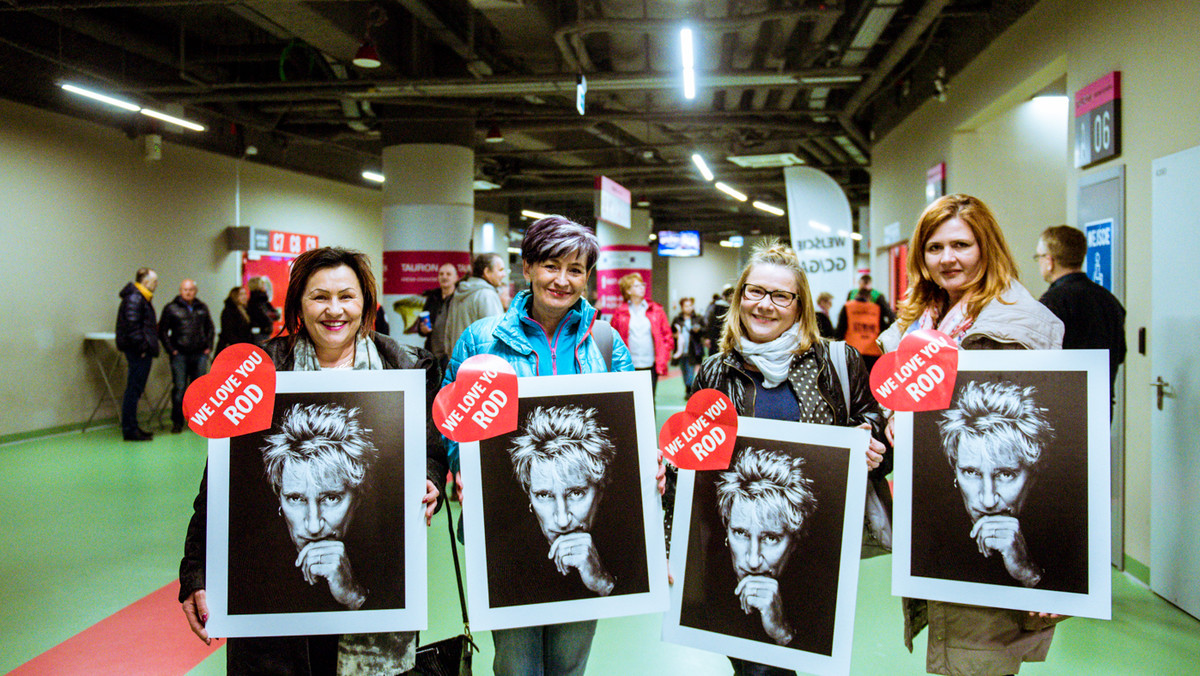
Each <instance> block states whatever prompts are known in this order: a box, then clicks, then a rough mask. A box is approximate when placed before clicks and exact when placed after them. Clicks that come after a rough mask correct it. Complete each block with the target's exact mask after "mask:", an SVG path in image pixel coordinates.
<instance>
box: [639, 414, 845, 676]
mask: <svg viewBox="0 0 1200 676" xmlns="http://www.w3.org/2000/svg"><path fill="white" fill-rule="evenodd" d="M868 439H869V433H868V432H867V431H866V430H861V429H856V428H846V427H833V426H829V425H811V424H807V423H789V422H781V421H776V420H764V419H759V418H745V417H739V418H738V436H737V441H736V443H735V445H734V449H733V456H732V458H731V460H730V464H729V469H727V470H711V471H693V470H680V472H679V487H678V492H677V494H676V502H675V525H674V527H673V529H672V540H671V551H672V552H677V554H675V556H673V557H672V571H673V572H674V574H675V584H674V586H673V587H672V588H671V608H670V611H669V612H668V613H667V615H666V616H664V618H663V640H665V641H669V642H672V643H679V644H682V645H686V646H691V647H693V648H699V649H701V650H707V651H710V652H716V653H719V654H723V655H729V656H733V657H738V658H741V659H745V660H750V661H753V662H759V663H763V664H770V665H774V666H778V667H782V668H786V669H796V670H799V671H805V672H809V673H814V674H845V673H848V672H849V669H850V649H851V639H852V635H853V633H854V604H855V600H856V589H857V585H858V562H859V554H860V551H861V547H862V527H863V526H862V521H863V503H864V501H865V498H866V484H867V467H866V462H865V460H864V458H865V455H866V447H867V443H868ZM678 552H686V558H685V557H683V556H680V555H679V554H678Z"/></svg>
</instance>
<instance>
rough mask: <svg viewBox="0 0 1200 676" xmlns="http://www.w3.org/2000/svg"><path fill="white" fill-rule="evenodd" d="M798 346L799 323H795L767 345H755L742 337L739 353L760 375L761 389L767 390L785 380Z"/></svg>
mask: <svg viewBox="0 0 1200 676" xmlns="http://www.w3.org/2000/svg"><path fill="white" fill-rule="evenodd" d="M799 344H800V323H799V322H796V323H795V324H793V325H792V328H790V329H788V330H787V331H784V332H783V333H782V334H780V336H779V337H778V338H776V339H775V340H772V341H771V342H769V343H755V342H753V341H751V340H749V339H747V338H745V337H744V336H743V337H742V349H741V352H742V356H743V357H745V358H746V359H747V360H749V362H750V363H751V364H753V365H754V367H755V368H757V369H758V370H759V372H761V373H762V375H763V387H765V388H767V389H768V390H769V389H771V388H773V387H778V386H779V383H782V382H783V381H785V380H787V376H788V371H789V370H790V369H791V366H792V357H795V356H796V354H795V352H796V346H797V345H799Z"/></svg>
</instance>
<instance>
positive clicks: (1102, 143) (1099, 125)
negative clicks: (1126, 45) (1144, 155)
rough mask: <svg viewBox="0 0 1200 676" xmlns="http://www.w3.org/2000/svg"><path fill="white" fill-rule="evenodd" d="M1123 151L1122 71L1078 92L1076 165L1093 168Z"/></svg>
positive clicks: (1115, 71)
mask: <svg viewBox="0 0 1200 676" xmlns="http://www.w3.org/2000/svg"><path fill="white" fill-rule="evenodd" d="M1120 154H1121V71H1118V70H1114V71H1113V72H1111V73H1109V74H1108V75H1105V76H1104V77H1102V78H1100V79H1099V80H1096V81H1095V82H1093V83H1091V84H1089V85H1088V86H1086V87H1084V88H1083V89H1080V90H1079V91H1077V92H1075V166H1076V167H1077V168H1083V167H1090V166H1092V165H1094V164H1098V163H1100V162H1103V161H1104V160H1108V159H1112V158H1114V157H1116V156H1117V155H1120Z"/></svg>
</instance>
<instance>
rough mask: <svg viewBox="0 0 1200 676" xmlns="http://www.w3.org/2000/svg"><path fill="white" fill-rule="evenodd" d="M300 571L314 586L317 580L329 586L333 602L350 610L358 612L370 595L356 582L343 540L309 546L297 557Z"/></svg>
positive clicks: (317, 542)
mask: <svg viewBox="0 0 1200 676" xmlns="http://www.w3.org/2000/svg"><path fill="white" fill-rule="evenodd" d="M296 567H298V568H299V569H300V572H301V573H303V574H304V580H305V581H306V582H308V583H309V584H310V585H312V584H316V583H317V580H325V581H326V582H328V583H329V593H330V594H331V595H332V596H333V600H335V601H337V602H338V603H340V604H342V605H343V606H346V608H348V609H350V610H358V609H359V608H361V607H362V605H363V604H364V603H366V601H367V591H366V589H364V588H363V587H362V586H360V585H359V584H358V583H357V582H356V581H355V579H354V570H353V569H352V568H351V567H350V559H349V558H348V557H347V556H346V545H344V544H343V543H342V541H341V540H314V541H312V542H309V543H308V544H306V545H304V547H303V548H302V549H301V550H300V554H299V555H298V556H297V557H296Z"/></svg>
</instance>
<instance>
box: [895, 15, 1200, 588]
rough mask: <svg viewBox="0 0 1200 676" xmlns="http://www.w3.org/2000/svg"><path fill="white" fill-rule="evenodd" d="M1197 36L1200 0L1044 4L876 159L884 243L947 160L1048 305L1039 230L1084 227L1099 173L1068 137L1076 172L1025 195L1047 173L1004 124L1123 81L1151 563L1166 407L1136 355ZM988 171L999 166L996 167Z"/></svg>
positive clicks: (1121, 161) (1138, 434) (1142, 533)
mask: <svg viewBox="0 0 1200 676" xmlns="http://www.w3.org/2000/svg"><path fill="white" fill-rule="evenodd" d="M1196 35H1200V12H1197V11H1196V3H1195V2H1194V1H1193V0H1139V1H1136V2H1131V1H1127V0H1126V1H1123V0H1092V1H1086V0H1044V1H1043V2H1042V3H1041V4H1039V5H1037V6H1036V7H1035V8H1034V9H1033V10H1031V11H1030V12H1029V13H1028V14H1027V15H1026V16H1025V17H1023V18H1022V19H1021V20H1020V21H1018V22H1017V23H1016V24H1015V25H1014V26H1013V27H1012V28H1011V29H1010V30H1009V31H1007V32H1006V33H1005V34H1004V35H1003V36H1001V38H1000V39H999V40H997V41H996V42H995V43H994V44H993V45H992V46H991V47H989V48H988V49H987V50H986V51H985V52H984V53H983V54H981V55H980V57H979V58H977V59H976V60H975V61H974V62H972V64H971V65H970V66H968V67H967V68H966V69H964V71H963V72H962V73H960V74H959V75H958V76H956V77H955V78H954V80H953V81H952V82H951V90H950V96H949V99H948V100H947V101H946V103H944V104H939V103H938V102H936V101H930V102H928V103H926V104H924V105H923V106H922V107H921V108H920V109H919V110H918V111H917V112H916V114H914V115H912V116H911V117H910V118H909V119H908V120H906V121H905V123H904V124H902V125H900V126H899V127H898V128H896V129H895V130H894V131H893V132H891V133H890V134H888V135H887V136H886V137H885V138H883V139H881V140H880V141H879V142H878V143H877V144H876V146H875V148H874V149H873V152H872V190H871V227H872V234H873V235H874V236H875V237H879V236H881V235H882V228H883V226H884V225H886V224H887V223H891V222H893V221H900V223H901V224H902V226H903V228H904V233H905V234H908V233H911V232H912V226H913V223H914V221H915V219H916V217H917V216H918V215H919V213H920V211H921V208H922V207H923V204H924V199H923V191H922V188H923V184H924V176H925V170H926V169H927V168H929V167H931V166H933V165H934V164H936V163H937V162H939V161H942V160H943V159H946V160H947V162H948V163H949V165H950V166H949V167H948V174H949V181H948V188H949V189H950V190H969V191H972V192H974V193H975V194H977V195H979V196H981V197H983V198H984V199H985V200H987V201H988V202H989V203H990V204H991V205H992V206H993V207H995V208H996V210H997V211H998V212H1000V213H1001V214H1004V216H1002V217H1001V222H1002V224H1003V225H1004V226H1005V228H1006V232H1007V233H1008V238H1009V244H1010V245H1011V246H1012V248H1013V250H1014V255H1016V257H1017V258H1018V260H1020V261H1022V263H1023V268H1022V279H1023V280H1024V281H1025V282H1027V284H1028V285H1029V286H1030V288H1031V290H1032V291H1033V292H1034V293H1035V294H1037V293H1040V291H1041V290H1043V289H1044V288H1045V285H1044V283H1042V282H1041V280H1040V279H1039V278H1038V277H1037V275H1036V273H1035V272H1034V271H1033V269H1032V267H1031V264H1029V263H1025V262H1024V261H1025V259H1026V258H1028V256H1027V255H1026V254H1027V253H1028V251H1029V250H1031V248H1032V246H1033V243H1034V242H1035V241H1036V232H1035V231H1036V230H1039V225H1035V222H1040V223H1046V222H1055V221H1056V220H1057V219H1056V218H1055V217H1054V214H1055V213H1061V214H1063V217H1064V218H1065V220H1066V222H1068V223H1074V222H1075V219H1076V199H1077V191H1078V186H1079V180H1080V178H1081V177H1082V176H1084V175H1085V174H1086V173H1087V172H1086V171H1081V170H1078V169H1075V168H1074V160H1073V155H1071V154H1070V153H1069V149H1070V148H1071V144H1072V143H1073V142H1074V138H1073V134H1072V133H1071V132H1070V131H1069V130H1068V131H1067V133H1066V134H1065V136H1064V138H1065V139H1066V148H1065V149H1064V150H1065V151H1068V154H1067V158H1068V160H1067V162H1066V165H1065V169H1064V175H1063V176H1062V177H1061V178H1056V179H1055V180H1054V181H1053V182H1047V184H1046V187H1045V189H1044V193H1042V192H1039V193H1038V194H1036V195H1033V194H1031V192H1030V191H1029V190H1030V189H1026V192H1025V193H1024V194H1022V192H1021V191H1020V189H1019V188H1020V186H1021V184H1022V182H1023V180H1024V179H1023V177H1022V176H1021V167H1022V166H1023V165H1022V164H1021V163H1026V162H1028V163H1029V164H1027V165H1025V166H1030V167H1032V169H1031V170H1030V173H1033V172H1035V171H1036V172H1038V173H1040V172H1042V171H1044V170H1045V166H1046V165H1045V163H1044V162H1043V161H1042V160H1041V159H1037V158H1034V159H1033V160H1030V159H1029V158H1030V155H1029V154H1027V153H1028V152H1029V151H1030V148H1029V146H1028V143H1027V141H1028V139H1026V138H1023V137H1020V136H1018V135H1017V132H1018V131H1019V129H1020V128H1019V127H1018V126H1016V125H1011V126H1010V125H1009V123H1006V122H1004V121H1003V118H1004V117H1005V116H1009V117H1012V118H1013V120H1012V121H1015V116H1017V115H1019V113H1017V112H1013V109H1014V107H1015V106H1023V105H1024V102H1025V101H1026V100H1027V99H1028V97H1029V95H1030V94H1032V93H1033V92H1035V91H1037V89H1040V87H1041V86H1043V85H1044V84H1047V83H1049V82H1051V81H1053V80H1054V79H1055V78H1057V77H1059V76H1060V75H1062V74H1063V73H1065V74H1066V77H1067V91H1068V92H1071V93H1073V92H1075V91H1077V90H1079V89H1081V88H1082V87H1084V86H1086V85H1087V84H1088V83H1090V82H1092V81H1093V80H1095V79H1096V78H1098V77H1100V76H1102V75H1104V74H1105V73H1107V72H1109V71H1112V70H1120V71H1121V72H1122V94H1123V99H1122V104H1121V105H1122V115H1123V123H1122V127H1123V128H1122V135H1123V139H1122V155H1121V156H1120V157H1118V158H1116V159H1115V160H1111V161H1109V162H1107V163H1104V164H1101V165H1099V167H1097V169H1104V168H1110V167H1113V166H1117V165H1124V166H1125V168H1126V197H1125V199H1126V224H1127V228H1126V233H1125V250H1126V291H1125V292H1126V298H1127V299H1128V300H1127V303H1126V305H1127V310H1128V316H1127V319H1126V337H1127V339H1128V342H1129V344H1130V346H1131V352H1130V354H1129V356H1128V357H1127V359H1126V373H1125V375H1126V383H1127V388H1126V391H1127V393H1128V394H1127V399H1126V405H1125V420H1126V431H1125V445H1126V454H1127V457H1126V467H1125V471H1126V504H1125V508H1126V526H1125V538H1126V550H1127V552H1128V554H1129V555H1130V556H1132V557H1134V558H1135V559H1137V560H1138V561H1140V562H1142V563H1145V564H1148V565H1152V564H1151V561H1150V500H1149V495H1150V449H1149V445H1150V442H1149V440H1150V423H1149V418H1150V411H1151V407H1152V406H1153V405H1154V402H1153V398H1152V397H1151V391H1150V389H1149V388H1147V387H1143V386H1142V385H1141V384H1142V383H1149V382H1150V381H1151V380H1153V378H1152V377H1151V369H1150V363H1149V358H1148V357H1146V356H1142V355H1139V354H1137V353H1136V348H1135V347H1134V346H1136V344H1137V343H1136V336H1137V330H1138V327H1142V326H1149V325H1150V317H1151V311H1152V307H1151V304H1150V266H1149V262H1150V236H1149V233H1150V225H1151V214H1150V206H1151V196H1150V181H1151V174H1150V164H1151V162H1152V161H1153V160H1154V159H1155V158H1158V157H1162V156H1164V155H1168V154H1171V153H1174V152H1178V151H1180V150H1184V149H1187V148H1190V147H1192V146H1195V145H1197V144H1200V114H1198V113H1200V88H1198V87H1196V70H1195V64H1196V61H1197V57H1198V56H1200V46H1198V45H1200V43H1197V41H1196ZM1189 45H1191V46H1190V47H1189ZM1070 114H1071V115H1073V114H1074V112H1073V107H1072V111H1071V113H1070ZM1006 126H1007V127H1008V131H1005V127H1006ZM964 129H966V130H976V131H975V132H974V133H978V132H979V130H982V131H984V132H987V133H989V134H990V133H993V132H994V133H995V134H996V136H995V138H993V139H991V140H990V141H989V142H988V143H986V144H985V145H986V147H988V148H992V149H995V148H996V147H997V146H998V145H1003V144H1004V142H1005V139H1008V141H1009V142H1011V143H1012V144H1013V147H1014V148H1022V150H1021V152H1019V153H1008V154H1006V155H1007V156H1004V157H1003V158H1002V159H1001V157H986V158H984V157H981V156H979V155H974V153H975V152H976V149H974V148H971V147H969V146H964V145H963V143H962V137H963V134H964ZM966 133H967V134H970V133H972V132H970V131H968V132H966ZM972 155H973V156H972ZM989 162H992V163H995V166H994V168H992V169H991V170H989V168H988V166H987V165H988V163H989ZM956 163H957V165H959V166H956ZM1039 167H1040V168H1039ZM1055 193H1057V194H1055ZM1031 199H1034V200H1037V201H1038V202H1039V203H1040V204H1041V206H1038V207H1037V210H1036V211H1034V212H1030V210H1029V207H1030V204H1029V201H1030V200H1031ZM1055 200H1058V201H1059V204H1057V205H1056V204H1054V203H1053V202H1054V201H1055ZM1018 214H1019V215H1018ZM1031 236H1032V237H1033V239H1031ZM876 265H877V268H876V271H877V272H880V273H882V272H883V271H885V270H886V267H884V266H885V265H886V262H885V261H883V260H881V259H878V258H877V260H876ZM1151 339H1153V337H1151Z"/></svg>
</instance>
